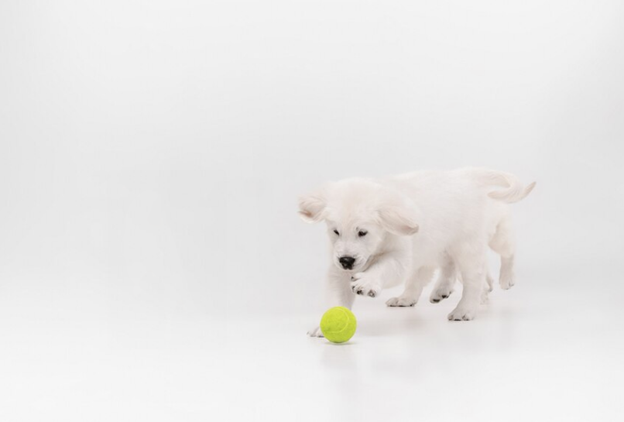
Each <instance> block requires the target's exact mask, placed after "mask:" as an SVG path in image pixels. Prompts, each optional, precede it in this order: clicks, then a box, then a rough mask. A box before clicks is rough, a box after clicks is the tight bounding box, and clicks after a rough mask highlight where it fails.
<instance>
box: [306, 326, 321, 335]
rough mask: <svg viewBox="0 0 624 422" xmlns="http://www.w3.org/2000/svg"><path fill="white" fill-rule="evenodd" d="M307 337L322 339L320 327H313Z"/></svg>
mask: <svg viewBox="0 0 624 422" xmlns="http://www.w3.org/2000/svg"><path fill="white" fill-rule="evenodd" d="M308 336H309V337H323V332H322V331H321V327H314V328H312V329H311V330H310V331H308Z"/></svg>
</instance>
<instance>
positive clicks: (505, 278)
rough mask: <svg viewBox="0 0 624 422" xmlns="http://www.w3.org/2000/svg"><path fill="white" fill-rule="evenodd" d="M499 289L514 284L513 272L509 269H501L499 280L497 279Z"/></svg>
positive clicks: (507, 288) (508, 287) (506, 288)
mask: <svg viewBox="0 0 624 422" xmlns="http://www.w3.org/2000/svg"><path fill="white" fill-rule="evenodd" d="M499 283H500V286H501V289H503V290H509V289H511V288H512V287H513V286H514V284H516V280H515V277H514V273H513V272H511V271H504V272H503V271H501V275H500V280H499Z"/></svg>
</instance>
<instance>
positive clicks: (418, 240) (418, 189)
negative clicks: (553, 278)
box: [299, 168, 535, 337]
mask: <svg viewBox="0 0 624 422" xmlns="http://www.w3.org/2000/svg"><path fill="white" fill-rule="evenodd" d="M534 186H535V183H531V184H530V185H528V186H526V187H524V186H523V185H522V184H521V183H520V182H519V181H518V179H517V178H516V177H514V176H513V175H511V174H508V173H502V172H498V171H492V170H487V169H477V168H466V169H459V170H454V171H418V172H414V173H408V174H403V175H398V176H392V177H388V178H384V179H379V180H373V179H359V178H358V179H347V180H343V181H340V182H335V183H329V184H327V185H325V186H324V187H322V188H321V189H319V190H317V191H315V192H313V193H311V194H309V195H306V196H303V197H302V198H300V201H299V214H300V215H301V217H302V218H303V220H304V221H306V222H310V223H314V222H319V221H325V222H326V223H327V233H328V234H329V238H330V244H331V251H332V253H331V261H332V262H331V265H330V267H329V271H328V276H327V293H328V299H329V301H330V303H329V304H330V305H331V306H345V307H347V308H351V306H352V305H353V300H354V298H355V296H356V295H362V296H368V297H375V296H378V295H379V294H380V293H381V291H382V290H383V289H384V288H385V287H393V286H396V285H398V284H400V283H403V282H404V283H405V290H404V291H403V293H402V294H401V295H400V296H398V297H394V298H391V299H390V300H388V301H387V302H386V304H387V305H388V306H414V305H415V304H416V302H417V301H418V298H419V297H420V294H421V292H422V290H423V288H424V287H425V285H426V284H427V283H428V282H429V281H430V280H431V278H432V277H433V274H434V272H435V270H436V269H438V268H440V276H439V279H438V282H437V284H436V286H435V288H434V289H433V292H432V294H431V298H430V300H431V302H434V303H437V302H439V301H440V300H442V299H445V298H447V297H448V296H449V295H450V294H451V293H452V291H453V285H454V283H455V280H456V279H457V278H458V276H459V279H460V280H461V281H462V283H463V285H464V288H463V294H462V297H461V300H460V301H459V303H458V305H457V307H456V308H455V309H454V310H453V311H452V312H451V313H450V314H449V315H448V319H449V320H452V321H462V320H463V321H469V320H471V319H473V318H474V317H475V315H476V312H477V309H478V306H479V303H480V302H481V300H482V299H483V295H484V292H485V293H487V292H488V291H490V290H491V284H492V282H491V278H490V277H489V276H488V274H487V268H486V251H487V247H488V246H489V247H490V248H491V249H493V250H494V251H495V252H497V253H498V254H500V256H501V269H500V285H501V287H502V288H503V289H509V288H510V287H511V286H513V284H514V274H513V263H514V252H515V251H514V249H515V248H514V240H513V233H512V228H511V219H510V210H509V206H508V204H510V203H513V202H517V201H519V200H521V199H522V198H524V197H525V196H527V195H528V194H529V192H531V190H532V189H533V187H534ZM496 187H499V189H496ZM308 334H309V335H311V336H313V337H320V336H322V334H321V332H320V330H319V329H318V327H315V328H314V329H313V330H311V331H310V332H309V333H308Z"/></svg>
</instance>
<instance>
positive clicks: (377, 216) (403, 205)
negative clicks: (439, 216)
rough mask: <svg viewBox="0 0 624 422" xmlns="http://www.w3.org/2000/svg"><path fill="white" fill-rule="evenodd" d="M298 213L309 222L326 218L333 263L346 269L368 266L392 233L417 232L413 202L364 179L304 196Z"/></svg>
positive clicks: (349, 181)
mask: <svg viewBox="0 0 624 422" xmlns="http://www.w3.org/2000/svg"><path fill="white" fill-rule="evenodd" d="M299 214H300V216H301V217H302V219H303V220H304V221H306V222H309V223H315V222H320V221H325V223H326V224H327V234H328V236H329V240H330V245H331V250H332V263H333V264H334V265H335V266H336V267H337V268H339V269H341V270H344V271H354V272H358V271H362V270H363V269H365V268H366V266H367V264H368V263H369V262H370V260H371V258H373V257H374V256H375V255H377V254H379V253H380V252H382V247H383V244H384V242H385V241H386V240H387V239H388V237H389V236H411V235H413V234H415V233H416V232H417V231H418V224H416V222H415V221H414V220H415V216H414V214H415V210H414V207H413V204H411V203H410V201H409V200H408V199H407V198H406V197H405V196H403V195H402V194H400V193H399V192H397V191H394V190H391V189H389V188H386V187H384V186H382V185H380V184H377V183H374V182H372V181H369V180H365V179H349V180H344V181H341V182H337V183H331V184H328V185H326V186H324V187H323V188H321V189H319V190H317V191H315V192H313V193H311V194H309V195H306V196H303V197H302V198H300V200H299Z"/></svg>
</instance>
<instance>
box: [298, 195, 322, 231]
mask: <svg viewBox="0 0 624 422" xmlns="http://www.w3.org/2000/svg"><path fill="white" fill-rule="evenodd" d="M325 204H326V202H325V194H324V192H323V191H316V192H313V193H311V194H308V195H305V196H302V197H300V198H299V216H300V217H301V219H302V220H303V221H305V222H306V223H318V222H319V221H321V220H322V219H323V218H324V211H325Z"/></svg>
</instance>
